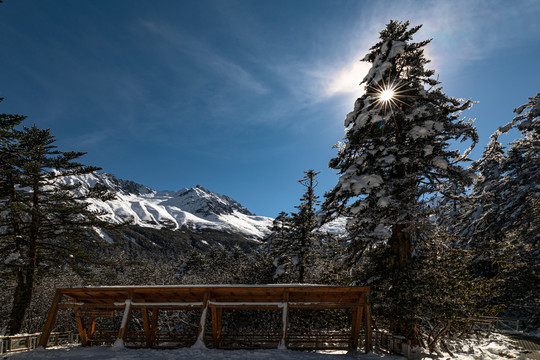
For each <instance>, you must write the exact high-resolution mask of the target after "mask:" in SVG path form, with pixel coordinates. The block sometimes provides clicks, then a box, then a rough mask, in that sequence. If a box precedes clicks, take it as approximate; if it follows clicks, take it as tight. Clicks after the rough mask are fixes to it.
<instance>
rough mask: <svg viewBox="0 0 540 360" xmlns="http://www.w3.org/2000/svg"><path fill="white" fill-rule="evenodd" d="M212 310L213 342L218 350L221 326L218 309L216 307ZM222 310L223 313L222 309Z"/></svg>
mask: <svg viewBox="0 0 540 360" xmlns="http://www.w3.org/2000/svg"><path fill="white" fill-rule="evenodd" d="M210 310H211V312H212V341H213V344H214V349H217V348H218V346H219V332H220V329H219V325H221V324H218V313H217V311H218V309H217V308H216V307H211V308H210ZM220 310H221V311H223V310H222V309H220Z"/></svg>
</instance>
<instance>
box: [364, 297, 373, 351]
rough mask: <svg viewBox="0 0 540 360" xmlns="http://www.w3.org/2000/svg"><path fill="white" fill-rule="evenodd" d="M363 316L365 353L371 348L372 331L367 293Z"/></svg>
mask: <svg viewBox="0 0 540 360" xmlns="http://www.w3.org/2000/svg"><path fill="white" fill-rule="evenodd" d="M364 313H365V317H366V323H365V325H366V344H365V350H366V354H367V353H368V352H370V351H371V349H372V348H373V345H372V338H371V336H372V333H371V305H369V295H366V305H365V310H364Z"/></svg>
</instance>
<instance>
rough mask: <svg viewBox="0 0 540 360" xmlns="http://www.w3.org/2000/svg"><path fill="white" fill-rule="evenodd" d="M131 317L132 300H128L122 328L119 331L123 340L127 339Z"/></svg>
mask: <svg viewBox="0 0 540 360" xmlns="http://www.w3.org/2000/svg"><path fill="white" fill-rule="evenodd" d="M130 318H131V301H128V300H126V307H125V308H124V315H123V316H122V323H121V324H120V330H119V331H118V339H119V340H122V341H125V340H126V335H127V330H128V327H129V320H130Z"/></svg>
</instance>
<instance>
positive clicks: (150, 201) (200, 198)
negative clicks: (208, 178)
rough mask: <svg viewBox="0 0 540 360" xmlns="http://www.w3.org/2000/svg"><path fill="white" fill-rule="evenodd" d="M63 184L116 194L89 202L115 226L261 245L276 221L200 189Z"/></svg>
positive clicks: (112, 180)
mask: <svg viewBox="0 0 540 360" xmlns="http://www.w3.org/2000/svg"><path fill="white" fill-rule="evenodd" d="M63 182H65V183H66V184H75V183H81V184H82V188H83V189H88V188H89V187H93V186H95V185H96V184H101V185H103V186H106V187H107V188H108V189H109V190H111V191H112V192H114V193H115V194H116V198H115V199H114V200H110V201H107V202H104V201H101V200H96V199H91V200H89V201H90V203H91V208H92V209H95V210H103V211H104V212H105V215H104V218H105V219H107V220H109V221H111V222H114V223H120V222H122V221H125V220H126V219H131V220H132V225H136V226H141V227H150V228H154V229H169V230H180V229H181V228H182V227H184V226H185V227H187V228H190V229H193V230H201V229H212V230H219V231H225V232H232V233H240V234H242V235H244V236H245V237H246V238H248V239H250V240H258V241H260V240H262V238H264V236H265V235H266V234H268V232H269V229H268V228H269V227H270V226H271V225H272V221H273V219H272V218H270V217H266V216H257V215H254V214H253V213H251V212H250V211H249V210H248V209H247V208H246V207H244V206H243V205H241V204H240V203H239V202H237V201H236V200H234V199H232V198H230V197H228V196H225V195H220V194H217V193H214V192H212V191H210V190H208V189H206V188H204V187H203V186H201V185H197V186H196V187H194V188H182V189H180V190H177V191H171V190H153V189H151V188H150V187H148V186H145V185H142V184H139V183H136V182H134V181H131V180H123V179H118V178H116V176H114V175H113V174H109V173H92V174H86V175H74V176H69V177H66V178H65V179H64V180H63ZM82 191H84V190H82Z"/></svg>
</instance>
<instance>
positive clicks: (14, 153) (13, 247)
mask: <svg viewBox="0 0 540 360" xmlns="http://www.w3.org/2000/svg"><path fill="white" fill-rule="evenodd" d="M11 119H12V120H13V119H16V120H17V118H11ZM18 119H20V118H18ZM15 122H16V121H15ZM54 142H55V139H54V137H53V136H52V135H51V134H50V131H49V130H48V129H47V130H41V129H38V128H37V127H36V126H33V127H31V128H27V127H24V128H23V130H12V131H10V132H8V133H4V134H3V136H2V146H1V154H2V156H1V161H2V170H1V171H0V189H2V190H1V191H2V192H1V196H2V197H1V203H0V206H1V210H0V229H1V232H0V253H2V254H5V256H6V257H5V260H4V261H3V264H2V265H3V266H2V267H3V269H2V270H3V273H5V276H13V277H14V279H15V289H14V293H13V306H12V309H11V314H10V317H9V324H8V333H10V334H16V333H18V332H20V330H21V326H22V323H23V321H24V318H25V314H26V311H27V308H28V306H29V304H30V302H31V300H32V294H33V288H34V280H35V276H36V273H37V271H38V270H39V271H40V273H42V272H43V271H47V270H48V269H55V268H58V267H62V266H66V265H68V266H70V267H72V268H73V269H75V270H79V271H83V270H85V265H84V264H85V263H88V262H92V261H93V259H92V256H91V253H92V251H91V247H92V246H93V244H92V243H91V242H92V240H90V239H91V237H90V231H91V230H90V229H91V227H92V226H98V227H107V226H108V225H109V224H108V223H107V222H105V221H103V220H101V219H100V218H99V216H100V215H102V214H101V213H99V212H96V211H93V210H92V209H91V206H90V203H89V202H87V201H86V200H87V199H90V198H98V199H101V200H103V201H106V200H109V199H112V198H113V196H112V194H110V193H108V192H107V191H106V190H105V189H104V187H103V186H99V185H96V186H95V187H93V188H90V189H82V188H81V186H80V184H65V183H63V182H62V181H61V180H62V179H63V178H64V177H66V176H69V175H80V174H88V173H91V172H94V171H96V170H99V168H97V167H93V166H85V165H83V164H81V163H78V162H76V161H75V160H76V159H78V158H79V157H81V156H82V155H84V153H81V152H73V151H70V152H62V151H59V150H56V146H55V145H54ZM89 242H90V243H89Z"/></svg>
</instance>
